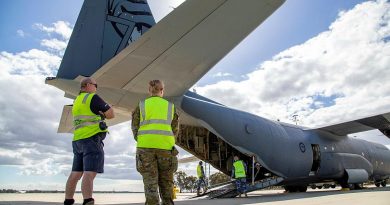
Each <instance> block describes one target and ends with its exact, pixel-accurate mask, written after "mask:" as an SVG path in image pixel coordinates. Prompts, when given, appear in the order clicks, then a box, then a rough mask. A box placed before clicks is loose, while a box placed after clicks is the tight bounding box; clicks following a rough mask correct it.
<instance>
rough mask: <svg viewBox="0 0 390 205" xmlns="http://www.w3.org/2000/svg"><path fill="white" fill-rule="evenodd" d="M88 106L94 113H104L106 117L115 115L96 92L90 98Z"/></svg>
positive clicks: (110, 117)
mask: <svg viewBox="0 0 390 205" xmlns="http://www.w3.org/2000/svg"><path fill="white" fill-rule="evenodd" d="M90 108H91V111H92V112H93V113H95V114H96V115H101V114H104V116H105V118H106V119H112V118H114V117H115V114H114V109H113V108H112V107H111V106H110V105H109V104H107V103H106V102H104V100H103V99H102V98H100V97H99V96H98V95H96V94H95V95H94V96H93V97H92V99H91V106H90Z"/></svg>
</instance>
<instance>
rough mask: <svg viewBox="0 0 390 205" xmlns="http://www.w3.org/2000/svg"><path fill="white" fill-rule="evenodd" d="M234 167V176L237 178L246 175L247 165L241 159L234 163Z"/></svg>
mask: <svg viewBox="0 0 390 205" xmlns="http://www.w3.org/2000/svg"><path fill="white" fill-rule="evenodd" d="M233 167H234V178H235V179H238V178H244V177H246V173H245V166H244V163H243V162H242V161H241V160H237V161H235V162H234V163H233Z"/></svg>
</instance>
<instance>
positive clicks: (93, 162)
mask: <svg viewBox="0 0 390 205" xmlns="http://www.w3.org/2000/svg"><path fill="white" fill-rule="evenodd" d="M80 87H81V88H80V93H79V95H78V96H77V97H76V99H75V100H74V103H73V107H72V114H73V124H74V133H73V134H74V135H73V142H72V146H73V153H74V157H73V166H72V173H71V174H70V175H69V178H68V181H67V182H66V189H65V201H64V204H65V205H72V204H74V202H75V201H74V199H73V196H74V192H75V189H76V186H77V182H78V181H79V180H80V179H81V177H83V179H82V182H81V192H82V194H83V198H84V202H83V205H93V204H94V199H93V198H92V192H93V181H94V179H95V177H96V174H97V173H103V171H104V150H103V140H104V138H105V137H106V133H107V125H106V123H105V121H104V119H105V118H107V119H111V118H114V111H113V109H112V108H111V107H110V106H109V105H108V104H107V103H105V102H104V101H103V100H102V99H101V98H100V97H99V96H98V95H97V94H95V92H96V90H97V83H96V81H95V80H94V79H92V78H84V79H83V80H82V81H81V85H80Z"/></svg>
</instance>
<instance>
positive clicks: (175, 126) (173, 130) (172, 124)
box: [171, 108, 179, 136]
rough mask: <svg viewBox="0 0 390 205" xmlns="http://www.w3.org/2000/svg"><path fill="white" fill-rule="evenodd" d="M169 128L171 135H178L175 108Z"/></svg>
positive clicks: (177, 120) (177, 118) (177, 119)
mask: <svg viewBox="0 0 390 205" xmlns="http://www.w3.org/2000/svg"><path fill="white" fill-rule="evenodd" d="M171 127H172V132H173V135H175V136H177V134H178V133H179V115H178V114H177V113H176V108H175V114H173V120H172V122H171Z"/></svg>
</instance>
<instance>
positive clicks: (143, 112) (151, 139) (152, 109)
mask: <svg viewBox="0 0 390 205" xmlns="http://www.w3.org/2000/svg"><path fill="white" fill-rule="evenodd" d="M139 108H140V128H139V129H138V132H137V147H141V148H156V149H164V150H171V149H172V147H173V146H174V145H175V138H174V136H173V132H172V128H171V123H172V119H173V114H174V111H173V110H174V105H173V104H172V103H170V102H168V101H167V100H165V99H163V98H160V97H150V98H148V99H146V100H144V101H141V102H140V103H139Z"/></svg>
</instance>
